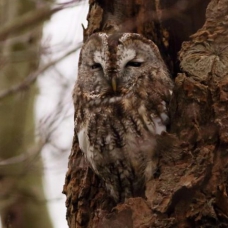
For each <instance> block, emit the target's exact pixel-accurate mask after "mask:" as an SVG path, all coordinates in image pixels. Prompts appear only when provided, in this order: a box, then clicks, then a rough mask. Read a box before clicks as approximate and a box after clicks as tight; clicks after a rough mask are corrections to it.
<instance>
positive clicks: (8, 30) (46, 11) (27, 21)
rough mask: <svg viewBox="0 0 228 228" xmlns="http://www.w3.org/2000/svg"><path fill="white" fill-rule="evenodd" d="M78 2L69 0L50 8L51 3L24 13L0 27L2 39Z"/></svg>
mask: <svg viewBox="0 0 228 228" xmlns="http://www.w3.org/2000/svg"><path fill="white" fill-rule="evenodd" d="M78 2H80V1H78V0H74V1H69V2H66V3H62V4H58V5H57V6H55V7H54V8H50V6H49V5H45V6H43V7H40V8H38V9H36V10H33V11H30V12H28V13H26V14H23V15H22V16H20V17H19V18H15V20H14V21H12V22H9V23H6V24H4V25H3V26H2V27H1V28H0V41H3V40H5V39H6V38H8V36H9V35H11V34H16V33H18V32H21V30H25V29H28V28H30V27H34V25H37V24H39V23H42V22H43V21H45V20H47V19H48V18H49V17H50V16H51V15H52V14H54V13H56V12H58V11H60V10H62V9H65V8H68V7H72V6H74V5H75V3H78ZM73 3H74V5H73Z"/></svg>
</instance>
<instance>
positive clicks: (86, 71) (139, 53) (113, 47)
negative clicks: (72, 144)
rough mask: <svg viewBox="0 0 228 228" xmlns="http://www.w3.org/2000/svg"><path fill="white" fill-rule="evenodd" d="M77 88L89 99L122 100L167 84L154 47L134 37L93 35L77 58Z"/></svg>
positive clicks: (127, 34) (137, 36)
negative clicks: (159, 82) (121, 98)
mask: <svg viewBox="0 0 228 228" xmlns="http://www.w3.org/2000/svg"><path fill="white" fill-rule="evenodd" d="M78 72H79V73H78V79H77V86H78V87H79V88H80V90H81V92H82V93H83V94H84V95H85V96H86V97H87V98H89V100H90V99H102V98H107V97H121V96H126V95H127V94H129V93H134V92H135V91H137V90H139V89H143V87H145V86H146V87H148V86H150V85H151V86H153V82H154V81H156V80H160V81H164V82H166V81H167V80H168V81H169V80H170V79H167V78H168V77H169V76H168V73H167V69H166V66H165V64H164V62H163V60H162V58H161V56H160V53H159V51H158V48H157V46H156V45H155V44H154V43H153V42H152V41H151V40H148V39H146V38H145V37H143V36H141V35H139V34H136V33H118V34H113V35H108V34H106V33H96V34H94V35H92V36H91V37H90V38H89V39H88V40H87V41H86V43H85V44H84V46H83V47H82V50H81V54H80V60H79V71H78Z"/></svg>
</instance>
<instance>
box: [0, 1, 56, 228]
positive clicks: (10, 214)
mask: <svg viewBox="0 0 228 228" xmlns="http://www.w3.org/2000/svg"><path fill="white" fill-rule="evenodd" d="M47 2H48V1H46V3H47ZM36 8H37V5H36V3H35V1H31V0H21V1H15V0H0V10H1V13H0V24H1V28H0V31H1V32H0V33H1V34H2V31H3V30H4V28H6V27H7V28H9V29H8V33H7V35H6V34H5V36H4V37H3V36H2V37H1V39H0V40H1V41H0V50H1V56H0V68H1V72H0V90H1V91H6V90H8V89H9V88H12V86H14V85H17V84H19V83H21V82H22V81H23V80H25V78H26V77H28V75H29V74H31V73H32V72H34V71H35V70H37V67H38V63H39V58H40V53H39V46H40V40H41V35H42V25H41V23H40V21H37V23H36V24H39V26H36V27H33V28H31V26H32V25H33V24H32V25H31V24H30V26H26V25H24V26H23V23H22V24H21V25H22V27H23V33H22V32H21V31H20V30H22V29H19V30H18V31H17V35H18V36H15V30H16V27H14V29H13V30H12V29H11V30H10V28H11V25H13V24H15V23H16V24H20V23H21V19H22V17H24V16H25V15H27V13H29V12H31V11H33V10H34V11H35V10H36ZM31 15H32V14H31ZM28 27H29V28H28ZM25 28H26V29H25ZM11 34H14V36H12V35H11ZM36 93H37V88H36V86H35V85H33V86H31V87H29V88H21V90H20V91H19V92H18V93H15V94H13V95H10V96H6V97H2V98H1V100H0V158H1V161H0V182H1V190H0V193H1V200H0V202H1V203H0V217H1V221H2V225H3V228H6V227H12V228H14V227H15V228H19V227H20V228H31V227H33V228H40V227H47V228H49V227H50V228H51V227H52V224H51V220H50V218H49V214H48V210H47V205H46V199H45V196H44V190H43V184H42V174H43V169H42V161H41V157H40V148H39V146H38V147H37V148H36V146H35V127H34V102H35V95H36Z"/></svg>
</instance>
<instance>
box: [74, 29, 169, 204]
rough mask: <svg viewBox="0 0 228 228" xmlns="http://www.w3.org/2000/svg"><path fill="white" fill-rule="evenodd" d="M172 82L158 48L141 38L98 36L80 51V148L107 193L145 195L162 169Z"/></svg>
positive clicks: (77, 99)
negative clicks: (160, 146) (161, 142)
mask: <svg viewBox="0 0 228 228" xmlns="http://www.w3.org/2000/svg"><path fill="white" fill-rule="evenodd" d="M171 91H172V80H171V78H170V76H169V73H168V70H167V68H166V66H165V64H164V62H163V60H162V58H161V55H160V53H159V50H158V48H157V46H156V45H155V44H154V43H153V42H152V41H151V40H148V39H146V38H145V37H143V36H142V35H140V34H136V33H117V34H110V35H109V34H106V33H96V34H94V35H92V36H91V37H89V38H88V40H87V41H86V43H85V44H84V46H83V47H82V49H81V53H80V59H79V67H78V78H77V81H76V84H75V87H74V91H73V100H74V106H75V130H76V133H77V136H78V141H79V147H80V149H81V150H82V152H83V153H84V156H85V158H86V160H87V161H88V163H89V164H90V166H91V168H92V169H93V170H94V172H95V173H96V174H97V175H98V176H99V177H100V178H101V179H102V180H103V181H104V183H105V185H106V187H107V190H108V192H109V193H110V195H111V196H112V197H113V198H114V199H115V200H116V202H122V201H124V200H125V199H126V198H129V197H135V196H139V195H141V194H143V191H144V186H145V182H146V181H148V180H150V179H151V178H153V176H154V173H155V172H156V169H157V162H158V158H157V157H158V156H157V151H156V147H157V140H156V138H157V136H158V135H160V134H161V133H162V132H163V131H166V126H167V123H168V114H167V111H168V110H167V104H168V102H169V100H170V95H171Z"/></svg>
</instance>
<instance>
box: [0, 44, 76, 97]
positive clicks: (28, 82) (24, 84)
mask: <svg viewBox="0 0 228 228" xmlns="http://www.w3.org/2000/svg"><path fill="white" fill-rule="evenodd" d="M80 46H81V45H79V46H78V47H76V48H74V49H72V50H71V51H69V52H67V53H66V54H64V55H63V56H61V57H59V58H58V59H56V60H54V61H51V62H49V63H48V64H46V65H45V66H43V67H41V68H40V69H38V70H37V71H36V72H34V73H31V74H30V75H29V76H28V77H27V78H25V79H24V81H23V82H21V83H19V84H17V85H15V86H12V87H11V88H9V89H6V90H4V91H2V92H0V99H3V98H5V97H6V96H9V95H11V94H14V93H16V92H18V91H21V90H24V89H27V88H28V87H29V86H30V85H31V84H32V83H33V82H35V81H36V79H37V77H38V76H39V75H40V74H42V73H43V72H44V71H46V70H47V69H49V68H50V67H51V66H53V65H55V64H57V63H58V62H60V61H62V60H63V59H64V58H66V57H67V56H69V55H71V54H73V53H75V52H76V51H77V50H78V49H79V48H80Z"/></svg>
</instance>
